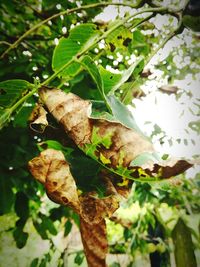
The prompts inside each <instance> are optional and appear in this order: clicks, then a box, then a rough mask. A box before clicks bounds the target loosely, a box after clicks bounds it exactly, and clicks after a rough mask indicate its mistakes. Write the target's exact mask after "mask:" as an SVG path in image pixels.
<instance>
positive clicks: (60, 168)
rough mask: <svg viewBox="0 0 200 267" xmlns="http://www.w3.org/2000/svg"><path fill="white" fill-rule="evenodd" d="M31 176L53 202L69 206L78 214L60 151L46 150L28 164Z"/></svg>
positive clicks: (69, 176)
mask: <svg viewBox="0 0 200 267" xmlns="http://www.w3.org/2000/svg"><path fill="white" fill-rule="evenodd" d="M28 166H29V170H30V172H31V173H32V175H33V176H34V177H35V179H37V180H38V181H39V182H41V183H42V184H43V185H44V186H45V189H46V192H47V195H48V196H49V198H50V199H52V200H53V201H54V202H56V203H59V204H63V205H69V206H71V207H73V208H74V209H75V210H76V211H77V212H79V208H80V207H79V199H78V194H77V188H76V184H75V181H74V178H73V177H72V175H71V172H70V168H69V164H68V163H67V162H66V160H65V157H64V155H63V153H62V152H61V151H58V150H54V149H47V150H44V151H42V152H41V153H40V155H39V156H38V157H35V158H34V159H32V160H31V161H29V163H28Z"/></svg>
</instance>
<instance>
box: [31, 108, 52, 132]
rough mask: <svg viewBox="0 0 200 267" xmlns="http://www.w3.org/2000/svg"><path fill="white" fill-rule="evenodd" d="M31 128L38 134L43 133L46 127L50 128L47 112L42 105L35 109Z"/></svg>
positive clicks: (32, 114)
mask: <svg viewBox="0 0 200 267" xmlns="http://www.w3.org/2000/svg"><path fill="white" fill-rule="evenodd" d="M29 121H30V127H31V129H32V130H34V131H36V132H40V133H43V132H44V130H45V128H46V126H48V121H47V112H46V110H45V109H44V108H43V106H41V105H37V106H35V107H34V109H33V111H32V112H31V115H30V117H29Z"/></svg>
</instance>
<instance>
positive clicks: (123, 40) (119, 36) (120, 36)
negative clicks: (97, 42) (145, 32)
mask: <svg viewBox="0 0 200 267" xmlns="http://www.w3.org/2000/svg"><path fill="white" fill-rule="evenodd" d="M115 23H116V22H115ZM131 39H132V33H131V31H130V30H129V29H127V28H126V27H125V26H123V25H122V26H120V27H118V28H117V29H116V30H114V31H113V32H111V33H110V34H109V35H108V37H107V38H106V43H107V44H109V46H110V50H111V52H113V50H115V48H117V49H119V48H122V49H125V50H127V46H128V44H129V42H131Z"/></svg>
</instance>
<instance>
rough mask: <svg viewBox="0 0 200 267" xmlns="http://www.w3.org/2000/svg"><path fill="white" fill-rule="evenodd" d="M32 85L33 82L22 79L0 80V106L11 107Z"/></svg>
mask: <svg viewBox="0 0 200 267" xmlns="http://www.w3.org/2000/svg"><path fill="white" fill-rule="evenodd" d="M32 87H33V84H30V83H29V82H27V81H24V80H8V81H3V82H0V107H3V108H8V107H11V106H12V105H13V104H14V103H15V102H16V101H17V100H18V99H19V98H20V97H22V95H24V94H26V93H27V91H28V90H29V89H30V88H32Z"/></svg>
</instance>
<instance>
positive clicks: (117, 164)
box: [40, 87, 192, 180]
mask: <svg viewBox="0 0 200 267" xmlns="http://www.w3.org/2000/svg"><path fill="white" fill-rule="evenodd" d="M40 98H41V100H42V101H43V102H44V104H45V105H46V107H47V109H48V110H49V112H50V113H52V115H53V116H54V117H55V118H56V119H57V121H58V122H60V123H61V124H62V125H63V127H64V129H65V131H66V133H68V135H69V136H70V137H71V138H72V139H73V141H74V142H75V143H76V144H77V145H78V146H79V147H80V148H81V149H83V151H84V152H85V153H86V154H88V155H90V156H92V157H95V158H96V159H97V160H98V161H100V162H101V163H103V164H104V165H106V167H108V168H112V169H114V170H115V172H117V173H118V174H120V173H122V172H123V171H122V168H127V169H128V170H129V172H128V173H127V172H126V175H128V176H127V177H128V178H130V179H137V178H140V179H143V180H145V179H147V178H148V177H150V178H151V177H152V178H153V179H154V177H156V180H157V179H158V178H159V179H163V178H169V177H172V176H175V175H177V174H179V173H181V172H184V171H185V170H186V169H188V168H190V167H191V166H192V163H191V162H188V161H186V160H176V161H174V162H173V164H171V162H170V161H160V162H158V161H157V160H151V159H150V160H148V159H147V162H145V163H144V164H142V165H139V166H136V165H135V164H132V163H133V162H134V160H135V159H136V158H137V157H138V156H140V155H142V154H145V153H149V154H153V153H154V152H155V151H154V148H153V145H152V144H151V142H150V141H149V140H148V139H146V138H145V137H143V136H142V135H141V134H140V133H138V132H136V131H134V130H133V129H130V128H127V127H125V126H124V125H122V124H120V123H118V122H111V121H108V120H106V119H92V118H90V114H91V103H90V102H89V101H86V100H83V99H81V98H79V97H78V96H76V95H74V94H72V93H68V94H66V93H64V92H63V91H61V90H59V89H56V88H54V89H48V88H46V87H45V88H41V90H40ZM95 134H96V136H95V137H94V135H95ZM106 137H110V143H109V142H108V140H107V144H105V143H104V141H103V140H104V139H105V138H106ZM95 138H96V139H95ZM98 138H99V143H98V142H97V139H98ZM108 143H109V144H108ZM94 145H96V147H95V146H94ZM91 151H92V152H91Z"/></svg>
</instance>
